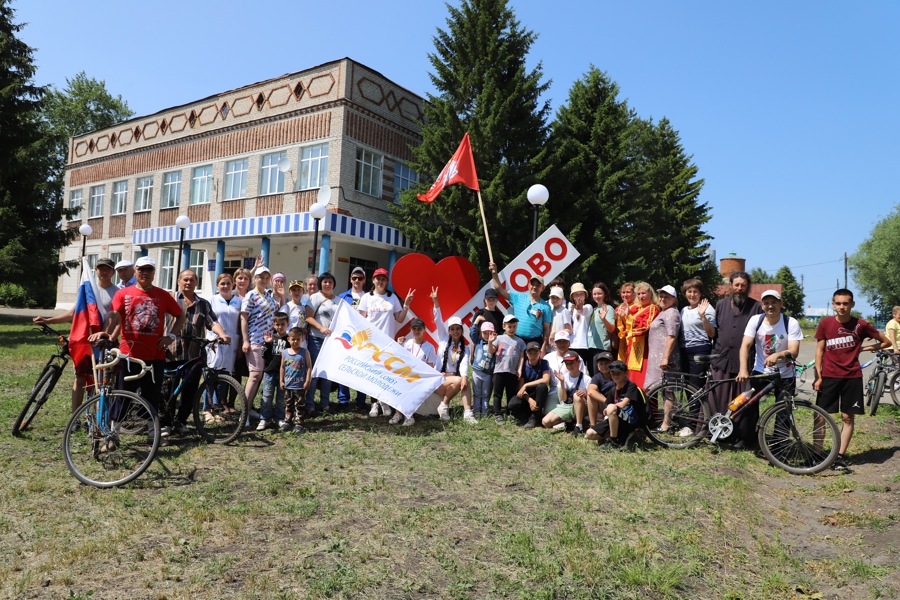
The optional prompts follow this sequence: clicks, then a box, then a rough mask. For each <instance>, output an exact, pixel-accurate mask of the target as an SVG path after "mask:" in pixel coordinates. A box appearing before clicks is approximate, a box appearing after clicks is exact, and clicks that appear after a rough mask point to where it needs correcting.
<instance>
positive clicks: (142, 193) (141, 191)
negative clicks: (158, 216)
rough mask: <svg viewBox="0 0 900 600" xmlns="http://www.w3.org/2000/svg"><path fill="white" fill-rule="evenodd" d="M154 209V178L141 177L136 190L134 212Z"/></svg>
mask: <svg viewBox="0 0 900 600" xmlns="http://www.w3.org/2000/svg"><path fill="white" fill-rule="evenodd" d="M151 208H153V176H152V175H151V176H150V177H140V178H138V180H137V186H136V189H135V190H134V212H136V213H138V212H146V211H148V210H150V209H151Z"/></svg>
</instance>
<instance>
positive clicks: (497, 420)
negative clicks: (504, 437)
mask: <svg viewBox="0 0 900 600" xmlns="http://www.w3.org/2000/svg"><path fill="white" fill-rule="evenodd" d="M494 423H496V424H497V425H503V415H495V416H494Z"/></svg>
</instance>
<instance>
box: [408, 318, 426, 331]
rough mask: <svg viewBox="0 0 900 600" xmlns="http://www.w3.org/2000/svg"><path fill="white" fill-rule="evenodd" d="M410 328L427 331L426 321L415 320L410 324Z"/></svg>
mask: <svg viewBox="0 0 900 600" xmlns="http://www.w3.org/2000/svg"><path fill="white" fill-rule="evenodd" d="M409 326H410V328H413V327H421V328H422V329H425V321H423V320H422V319H413V320H412V322H410V324H409Z"/></svg>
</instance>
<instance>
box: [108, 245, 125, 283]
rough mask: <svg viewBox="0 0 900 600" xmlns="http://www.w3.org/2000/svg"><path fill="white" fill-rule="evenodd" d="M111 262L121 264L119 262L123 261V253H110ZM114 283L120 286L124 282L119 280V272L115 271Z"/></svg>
mask: <svg viewBox="0 0 900 600" xmlns="http://www.w3.org/2000/svg"><path fill="white" fill-rule="evenodd" d="M109 260H111V261H113V262H114V263H116V264H119V261H120V260H122V253H121V252H110V253H109ZM112 282H113V283H114V284H116V285H119V284H120V283H121V282H122V280H121V279H119V273H118V271H114V274H113V278H112Z"/></svg>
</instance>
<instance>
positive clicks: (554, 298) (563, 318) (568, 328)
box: [550, 287, 572, 350]
mask: <svg viewBox="0 0 900 600" xmlns="http://www.w3.org/2000/svg"><path fill="white" fill-rule="evenodd" d="M564 299H565V293H564V292H563V289H562V288H561V287H552V288H550V308H551V309H552V315H551V321H550V349H551V350H556V338H557V336H558V335H559V337H560V339H562V336H561V335H560V333H559V332H560V331H562V332H563V333H565V334H566V340H570V339H571V337H572V313H571V312H569V311H568V310H567V309H566V306H565V303H564V302H563V300H564Z"/></svg>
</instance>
